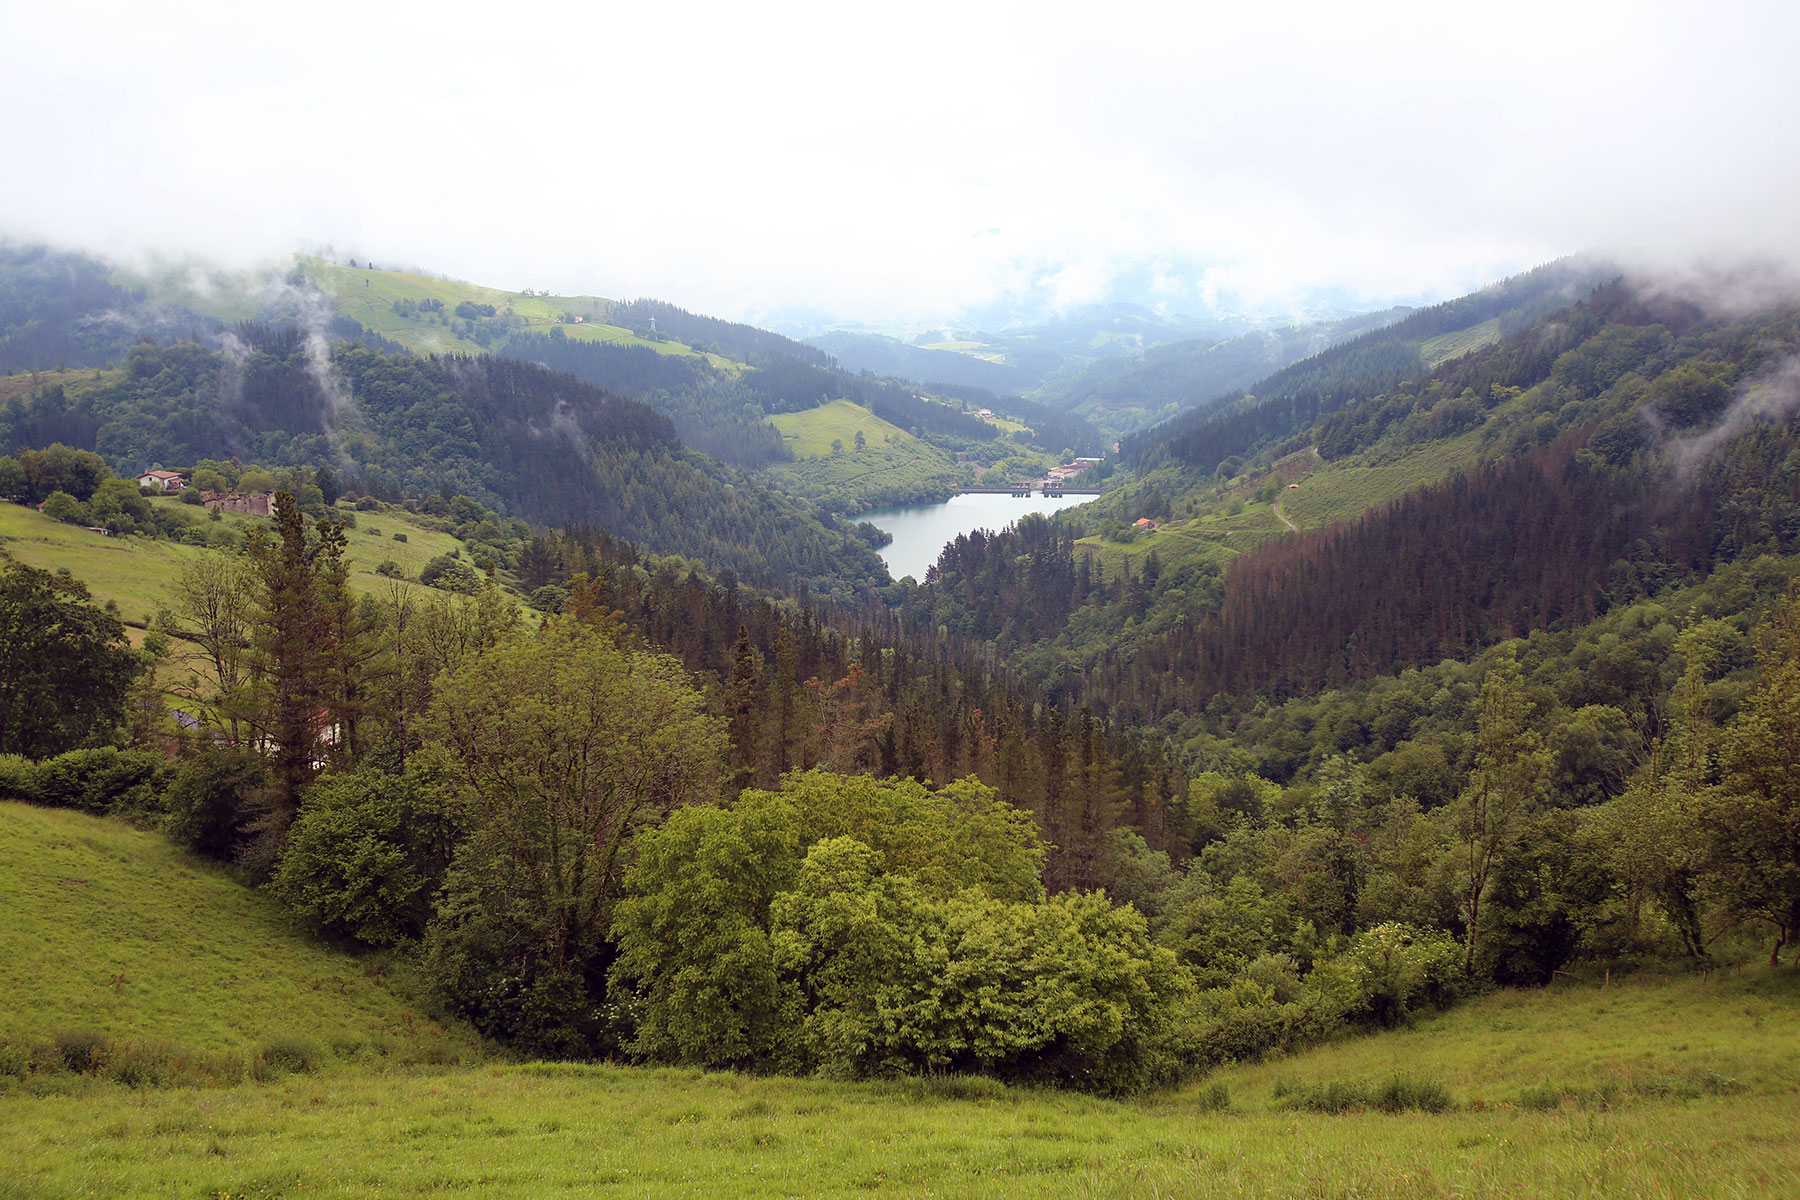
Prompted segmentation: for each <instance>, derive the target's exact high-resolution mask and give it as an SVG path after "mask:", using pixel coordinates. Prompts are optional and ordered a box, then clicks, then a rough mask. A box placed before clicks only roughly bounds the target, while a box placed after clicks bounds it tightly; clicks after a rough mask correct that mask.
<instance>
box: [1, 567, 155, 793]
mask: <svg viewBox="0 0 1800 1200" xmlns="http://www.w3.org/2000/svg"><path fill="white" fill-rule="evenodd" d="M140 670H141V663H140V661H139V659H138V656H137V655H136V654H135V653H134V652H133V651H132V649H131V647H130V646H129V645H127V644H126V641H125V626H124V625H123V624H122V623H121V622H120V620H119V619H118V618H117V617H115V616H113V615H112V614H111V613H109V612H106V611H104V610H102V609H99V608H96V607H94V605H92V604H91V603H89V602H88V590H87V587H86V586H85V585H83V584H82V583H81V582H80V581H79V580H76V579H72V578H70V577H68V576H66V575H57V574H51V573H50V572H48V571H40V570H37V569H35V568H33V567H28V566H25V565H23V564H21V563H13V564H11V565H10V566H8V567H7V568H6V569H5V571H4V572H0V753H6V754H24V755H27V756H29V757H33V758H37V757H44V756H48V755H52V754H59V753H61V752H62V751H64V750H68V749H72V748H73V747H76V746H80V745H84V744H92V743H95V742H101V741H104V740H105V739H106V737H107V735H108V734H109V733H110V732H111V731H112V730H113V729H114V728H115V727H116V726H117V725H118V724H119V721H120V720H121V719H122V717H123V716H124V712H125V701H126V695H127V692H128V690H129V688H130V686H131V683H132V681H133V680H134V679H135V678H136V677H137V675H138V673H139V671H140Z"/></svg>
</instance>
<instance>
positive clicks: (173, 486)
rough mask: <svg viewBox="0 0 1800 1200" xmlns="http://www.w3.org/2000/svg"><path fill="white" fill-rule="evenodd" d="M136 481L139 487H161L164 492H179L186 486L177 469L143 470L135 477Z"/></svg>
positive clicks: (185, 481)
mask: <svg viewBox="0 0 1800 1200" xmlns="http://www.w3.org/2000/svg"><path fill="white" fill-rule="evenodd" d="M137 483H138V486H139V487H141V488H147V487H153V488H161V489H162V490H163V491H165V492H179V491H180V490H181V489H182V488H184V487H186V486H187V480H185V479H183V478H182V477H181V472H179V471H145V472H144V473H143V474H142V475H139V476H138V477H137Z"/></svg>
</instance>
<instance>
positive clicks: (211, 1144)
mask: <svg viewBox="0 0 1800 1200" xmlns="http://www.w3.org/2000/svg"><path fill="white" fill-rule="evenodd" d="M0 948H4V950H5V951H6V953H5V954H4V955H0V1197H73V1196H108V1197H113V1196H133V1197H134V1196H201V1197H218V1196H229V1197H234V1198H235V1197H244V1198H246V1200H247V1198H249V1197H256V1196H301V1195H323V1196H345V1197H349V1196H365V1195H370V1194H382V1195H394V1196H431V1195H441V1194H444V1193H447V1192H460V1191H476V1190H481V1191H484V1192H486V1193H488V1194H492V1195H504V1196H508V1197H513V1196H518V1197H564V1196H569V1195H577V1194H580V1195H588V1194H608V1195H619V1196H633V1197H663V1196H678V1195H679V1196H692V1195H708V1196H712V1195H731V1196H752V1197H758V1196H769V1197H787V1196H855V1195H866V1194H870V1193H881V1194H890V1195H898V1196H909V1197H910V1196H919V1197H925V1196H955V1197H963V1196H968V1197H978V1198H979V1197H1034V1198H1035V1197H1040V1196H1070V1197H1140V1196H1141V1197H1173V1196H1182V1197H1215V1196H1217V1197H1225V1196H1265V1195H1268V1196H1283V1197H1286V1196H1301V1197H1347V1196H1356V1197H1386V1198H1395V1200H1401V1198H1405V1200H1411V1198H1424V1197H1444V1196H1456V1197H1465V1198H1477V1197H1518V1196H1527V1197H1535V1196H1542V1197H1595V1198H1598V1197H1620V1196H1631V1197H1640V1196H1641V1197H1668V1198H1673V1197H1683V1198H1689V1197H1692V1198H1701V1197H1715V1196H1716V1197H1749V1196H1756V1197H1761V1196H1780V1195H1794V1194H1797V1193H1800V1139H1797V1138H1795V1137H1793V1135H1792V1134H1793V1129H1794V1128H1795V1127H1796V1123H1797V1122H1800V1021H1797V1020H1796V1019H1795V1018H1796V1016H1800V973H1797V972H1795V971H1794V970H1793V969H1792V968H1786V967H1784V968H1778V969H1770V968H1766V967H1756V968H1751V969H1745V970H1742V971H1741V972H1740V971H1739V970H1738V969H1735V968H1733V969H1729V970H1723V971H1714V972H1710V973H1708V974H1706V975H1704V976H1702V975H1700V974H1694V973H1690V974H1688V975H1685V976H1684V975H1673V976H1668V975H1664V974H1662V973H1660V972H1649V973H1641V974H1627V973H1620V974H1617V975H1613V976H1610V977H1609V976H1607V975H1606V974H1604V973H1603V972H1601V971H1598V970H1592V971H1589V972H1587V973H1586V975H1585V977H1584V978H1582V979H1578V980H1577V979H1570V980H1565V981H1562V982H1559V984H1558V985H1557V986H1555V987H1553V988H1550V989H1545V990H1531V991H1503V992H1498V993H1495V994H1492V995H1489V996H1485V997H1481V998H1478V999H1476V1000H1473V1001H1470V1002H1467V1003H1465V1004H1463V1005H1462V1006H1460V1007H1458V1008H1456V1009H1453V1010H1451V1011H1450V1012H1447V1013H1443V1014H1436V1015H1431V1016H1427V1017H1425V1018H1422V1019H1421V1020H1419V1021H1418V1023H1417V1024H1416V1025H1414V1026H1412V1027H1410V1028H1403V1029H1399V1030H1396V1031H1392V1032H1387V1033H1379V1034H1370V1035H1364V1036H1359V1037H1352V1038H1346V1039H1344V1040H1342V1041H1339V1042H1337V1043H1334V1044H1331V1045H1327V1046H1323V1047H1319V1048H1316V1049H1313V1050H1311V1051H1308V1052H1305V1053H1301V1054H1296V1055H1293V1056H1290V1057H1286V1058H1278V1059H1274V1060H1271V1061H1268V1062H1264V1063H1252V1064H1243V1065H1238V1066H1233V1067H1228V1068H1225V1069H1223V1070H1220V1071H1217V1072H1215V1073H1213V1074H1212V1075H1210V1076H1208V1077H1205V1078H1196V1079H1194V1080H1193V1081H1191V1082H1189V1083H1188V1084H1186V1085H1184V1086H1182V1087H1179V1088H1176V1089H1174V1090H1171V1091H1166V1092H1160V1093H1153V1094H1149V1095H1146V1096H1141V1097H1136V1098H1132V1099H1124V1100H1113V1099H1103V1098H1096V1097H1090V1096H1082V1095H1077V1094H1072V1093H1066V1092H1054V1091H1047V1090H1038V1089H1032V1088H1016V1087H1015V1088H1009V1087H1005V1086H1002V1085H1001V1084H999V1083H996V1082H994V1081H991V1080H986V1079H979V1078H968V1077H958V1076H947V1077H935V1078H927V1079H921V1080H908V1081H893V1082H863V1083H851V1082H839V1081H830V1080H821V1079H787V1078H757V1077H752V1076H748V1075H740V1074H733V1073H728V1072H706V1071H697V1070H678V1069H646V1068H634V1067H626V1066H618V1065H608V1064H546V1063H528V1064H516V1063H507V1062H505V1061H502V1060H500V1059H496V1058H493V1057H491V1056H489V1055H487V1054H486V1052H484V1050H483V1048H482V1046H481V1045H480V1043H479V1042H478V1041H477V1040H476V1039H475V1038H474V1037H473V1036H472V1035H470V1034H468V1033H467V1032H466V1031H464V1030H462V1029H461V1028H460V1027H458V1026H456V1025H454V1024H450V1023H440V1022H433V1021H432V1020H430V1019H429V1018H428V1017H427V1016H426V1015H425V1014H424V1013H423V1012H421V1011H420V1010H419V1008H418V1007H417V1006H416V1005H414V1004H413V1003H411V1002H409V1001H408V1000H407V999H406V998H405V997H404V996H403V995H401V994H399V993H398V992H397V991H396V990H394V989H393V988H391V987H390V986H389V984H388V982H387V979H386V977H385V976H384V975H381V974H379V973H376V971H375V968H374V967H373V966H372V965H371V964H370V963H369V962H368V961H365V960H358V959H354V958H351V957H348V956H346V955H342V954H338V953H335V952H333V951H330V950H328V949H325V948H322V947H320V946H318V945H316V944H313V943H310V942H308V941H307V940H306V939H305V938H303V937H302V936H300V935H299V934H298V933H297V932H296V931H295V930H294V929H292V928H291V927H290V926H289V925H288V923H287V922H286V921H285V920H284V918H283V917H282V914H281V913H280V911H279V910H278V908H277V907H276V906H275V905H274V903H273V902H272V901H269V900H267V899H266V898H264V897H263V896H261V895H260V894H258V893H256V892H253V891H250V890H248V889H246V888H244V887H243V886H241V885H240V884H239V883H237V882H236V881H234V880H233V879H232V878H231V877H230V876H228V875H227V874H226V873H224V872H223V871H221V870H219V869H217V868H214V867H212V866H210V865H207V864H204V863H201V862H198V861H196V860H194V859H192V858H190V857H188V856H187V855H186V854H185V853H183V852H181V851H179V850H177V849H175V848H174V847H172V846H171V845H170V844H169V843H167V842H166V841H164V840H163V839H161V838H160V837H158V836H157V835H154V834H151V833H146V832H141V831H137V830H133V829H129V828H127V827H125V826H123V825H120V824H118V823H116V822H109V821H105V820H101V819H97V818H91V817H86V816H82V815H80V814H75V813H69V812H63V811H52V810H44V809H33V808H28V807H25V806H22V805H17V804H0ZM71 1030H86V1031H90V1032H91V1034H93V1035H95V1036H98V1037H103V1038H105V1039H107V1041H108V1044H109V1046H110V1047H111V1049H110V1050H109V1053H114V1052H124V1051H127V1050H129V1049H130V1047H132V1046H134V1045H136V1046H153V1047H158V1048H160V1049H159V1053H161V1054H163V1056H164V1058H165V1059H167V1057H168V1056H169V1055H170V1054H172V1053H176V1052H177V1051H176V1049H175V1048H178V1047H186V1048H188V1049H189V1050H191V1052H192V1053H193V1054H194V1055H196V1056H200V1055H204V1054H213V1055H219V1054H226V1055H235V1056H237V1057H238V1058H239V1059H240V1060H241V1061H245V1062H252V1061H253V1062H256V1063H259V1064H263V1063H266V1062H268V1061H273V1060H271V1059H265V1058H264V1057H263V1055H262V1052H263V1050H265V1049H267V1048H269V1047H270V1045H271V1044H272V1043H280V1042H289V1043H291V1042H293V1041H295V1040H299V1041H301V1042H304V1043H306V1044H309V1045H311V1046H314V1047H316V1048H317V1050H318V1053H317V1056H316V1057H315V1058H314V1059H313V1060H312V1061H310V1062H308V1063H307V1064H305V1065H304V1067H302V1068H301V1069H300V1070H298V1071H297V1072H294V1073H290V1072H288V1071H286V1070H281V1071H273V1070H268V1069H260V1070H252V1071H248V1072H245V1073H243V1074H241V1075H240V1076H238V1077H235V1078H228V1079H212V1080H201V1081H199V1082H192V1081H190V1082H185V1083H178V1084H176V1085H170V1086H154V1085H149V1084H140V1085H139V1086H129V1085H128V1083H126V1082H119V1081H117V1080H118V1075H117V1072H114V1071H110V1070H109V1069H106V1068H104V1067H95V1068H93V1069H91V1070H89V1071H87V1072H85V1073H84V1072H81V1071H77V1070H74V1069H69V1068H67V1067H66V1066H63V1067H55V1068H46V1067H43V1066H42V1064H43V1063H44V1062H45V1061H46V1059H45V1057H44V1056H45V1050H44V1047H46V1046H57V1045H65V1044H69V1043H71V1041H72V1035H71V1033H70V1031H71ZM32 1047H36V1048H37V1049H36V1050H33V1051H32V1054H33V1055H35V1057H31V1056H29V1055H25V1054H22V1053H21V1048H25V1049H30V1048H32ZM33 1064H36V1065H33ZM1396 1080H1398V1081H1402V1082H1405V1083H1407V1084H1408V1086H1411V1087H1413V1088H1414V1090H1416V1091H1429V1092H1430V1093H1431V1094H1433V1095H1436V1096H1437V1097H1439V1103H1438V1104H1437V1105H1434V1107H1439V1108H1441V1111H1421V1110H1418V1109H1412V1110H1408V1111H1404V1112H1399V1113H1388V1112H1383V1111H1378V1110H1377V1109H1376V1108H1373V1107H1370V1106H1369V1105H1367V1104H1360V1103H1355V1104H1349V1105H1338V1106H1336V1108H1337V1111H1321V1110H1320V1109H1319V1107H1318V1106H1317V1105H1313V1106H1311V1107H1308V1106H1303V1105H1297V1104H1296V1102H1295V1100H1294V1097H1296V1096H1306V1095H1313V1096H1316V1095H1319V1094H1322V1092H1323V1091H1324V1089H1326V1088H1329V1087H1336V1088H1339V1089H1346V1090H1349V1091H1352V1092H1355V1091H1359V1090H1360V1091H1362V1092H1365V1093H1372V1092H1374V1091H1377V1090H1379V1089H1380V1088H1381V1087H1382V1086H1383V1085H1384V1083H1391V1082H1392V1081H1396Z"/></svg>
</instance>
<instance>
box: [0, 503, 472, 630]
mask: <svg viewBox="0 0 1800 1200" xmlns="http://www.w3.org/2000/svg"><path fill="white" fill-rule="evenodd" d="M154 503H156V504H172V505H180V501H178V500H175V499H172V498H170V499H158V500H156V501H154ZM182 507H184V508H185V507H188V506H185V505H184V506H182ZM190 511H192V512H195V513H202V514H203V513H205V511H206V510H204V509H201V508H191V509H190ZM356 517H357V525H356V528H354V529H348V530H346V531H345V535H346V541H347V546H346V549H345V555H344V560H345V563H346V564H347V565H348V566H349V568H350V586H351V588H352V590H354V591H358V592H374V593H377V594H385V593H386V591H387V589H388V588H389V587H391V586H392V584H393V582H394V581H392V580H389V579H388V578H386V577H384V576H381V575H378V574H376V573H375V569H376V568H377V567H378V566H380V565H381V564H382V563H383V562H385V561H389V560H392V561H393V562H394V563H395V564H396V565H398V566H399V567H400V569H401V570H402V571H403V572H405V574H406V575H407V577H408V579H416V578H418V574H419V570H420V569H421V568H422V567H424V565H425V564H426V563H427V562H429V561H430V560H431V559H433V558H435V557H437V556H438V555H440V554H449V553H450V552H451V551H458V552H461V550H462V549H463V547H462V543H460V542H458V541H457V540H456V539H455V538H454V537H452V536H450V535H449V534H447V533H439V532H437V531H436V530H433V529H427V528H426V527H424V526H423V525H420V524H419V523H418V522H417V521H415V520H413V519H412V518H411V517H410V516H409V515H408V514H406V513H405V512H403V511H399V510H391V511H388V512H364V513H357V514H356ZM200 519H201V520H202V521H205V520H207V518H206V517H205V516H201V517H200ZM220 523H221V524H222V525H226V526H227V527H230V528H236V529H240V530H241V529H243V528H244V527H245V526H247V525H249V524H252V523H262V524H267V523H268V518H266V517H251V516H246V515H244V514H242V513H221V515H220ZM395 534H402V535H404V536H405V537H406V540H405V541H404V542H399V541H395V540H394V535H395ZM0 552H4V553H5V554H7V555H10V556H11V557H13V558H15V559H17V560H18V561H19V562H22V563H24V564H26V565H27V566H31V567H36V568H38V569H39V570H46V571H54V570H56V569H58V568H60V567H67V568H68V570H69V573H70V574H71V575H73V576H75V578H77V579H79V580H81V581H82V582H83V583H85V584H87V587H88V591H89V592H90V593H91V594H92V595H93V598H94V602H95V603H97V604H105V603H106V602H107V601H109V600H110V601H112V602H113V603H114V604H116V605H117V606H118V611H119V617H120V619H121V620H123V621H124V622H125V623H126V624H128V625H131V626H133V627H134V628H136V629H142V628H143V627H144V626H145V625H146V624H147V623H148V622H149V620H150V618H151V617H152V616H153V615H154V614H155V612H156V609H157V606H158V605H161V604H168V603H170V602H171V601H172V599H173V588H174V585H175V581H176V579H177V577H178V576H179V575H180V573H181V568H182V565H183V564H184V563H186V562H189V561H191V560H193V559H194V558H197V557H198V556H200V555H202V554H205V553H208V551H206V550H205V549H204V548H202V547H199V546H189V545H185V544H182V543H179V542H173V541H169V540H167V539H153V538H146V537H106V536H103V535H101V534H98V533H90V532H88V531H87V530H85V529H82V528H81V527H79V526H76V525H65V524H64V523H62V522H61V521H56V520H53V519H51V518H49V517H46V516H44V514H42V513H40V512H38V511H37V510H36V509H34V508H30V507H27V506H25V505H22V504H5V503H0ZM401 586H403V587H408V588H417V587H419V585H418V584H416V583H402V585H401Z"/></svg>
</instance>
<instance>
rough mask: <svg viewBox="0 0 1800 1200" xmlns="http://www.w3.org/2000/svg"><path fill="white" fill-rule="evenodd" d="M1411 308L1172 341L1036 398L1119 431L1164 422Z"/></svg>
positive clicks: (1112, 361)
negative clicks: (1194, 339) (1252, 331)
mask: <svg viewBox="0 0 1800 1200" xmlns="http://www.w3.org/2000/svg"><path fill="white" fill-rule="evenodd" d="M1405 315H1406V310H1404V309H1396V310H1393V311H1391V312H1380V313H1371V314H1369V315H1368V316H1363V317H1351V318H1347V319H1345V320H1342V321H1332V322H1329V323H1326V324H1320V325H1301V326H1292V327H1288V328H1283V329H1271V330H1263V331H1259V332H1256V333H1245V334H1240V335H1239V336H1237V337H1234V338H1224V339H1207V340H1202V341H1186V342H1171V343H1168V344H1166V345H1161V346H1151V347H1149V348H1147V349H1145V350H1144V351H1143V352H1142V353H1139V354H1132V355H1120V356H1115V357H1111V358H1103V359H1101V360H1099V361H1098V362H1095V363H1093V364H1091V365H1089V366H1087V367H1084V368H1083V369H1082V370H1080V371H1078V372H1075V373H1073V374H1070V375H1064V376H1060V377H1058V378H1056V379H1053V380H1051V381H1050V382H1048V383H1046V384H1045V385H1044V386H1043V387H1041V388H1039V389H1038V390H1037V391H1036V392H1035V393H1034V394H1033V399H1035V400H1037V401H1038V402H1039V403H1041V404H1044V405H1046V406H1048V407H1050V408H1055V409H1060V410H1063V411H1065V412H1069V413H1072V414H1075V415H1078V416H1082V417H1086V418H1088V419H1090V420H1093V421H1095V422H1097V423H1099V424H1100V425H1101V426H1102V427H1104V428H1105V429H1107V430H1109V431H1112V432H1114V433H1127V432H1131V431H1133V430H1140V429H1143V428H1144V427H1146V426H1149V425H1154V424H1157V423H1158V422H1160V421H1163V420H1165V419H1167V418H1169V417H1172V416H1174V415H1175V414H1176V413H1177V412H1178V411H1179V410H1181V409H1185V408H1197V407H1203V406H1205V405H1208V404H1210V403H1212V402H1213V401H1215V400H1219V399H1222V398H1223V397H1225V396H1226V395H1227V394H1228V393H1230V392H1234V391H1242V390H1243V389H1244V388H1247V387H1249V386H1250V385H1251V384H1253V383H1256V382H1257V381H1258V380H1260V379H1262V378H1264V377H1265V376H1268V375H1270V374H1271V373H1273V372H1275V371H1277V370H1280V369H1281V368H1282V367H1285V366H1287V365H1288V364H1290V363H1293V362H1296V361H1298V360H1299V359H1302V358H1308V357H1311V356H1312V355H1315V354H1318V353H1319V352H1321V351H1323V350H1325V349H1326V348H1327V347H1330V346H1334V345H1337V344H1338V343H1340V342H1344V341H1348V340H1349V339H1351V338H1354V337H1356V336H1358V335H1359V334H1362V333H1364V332H1366V331H1368V330H1371V329H1379V328H1381V327H1382V326H1384V325H1390V324H1392V323H1394V322H1395V321H1397V320H1400V319H1401V318H1402V317H1404V316H1405Z"/></svg>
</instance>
